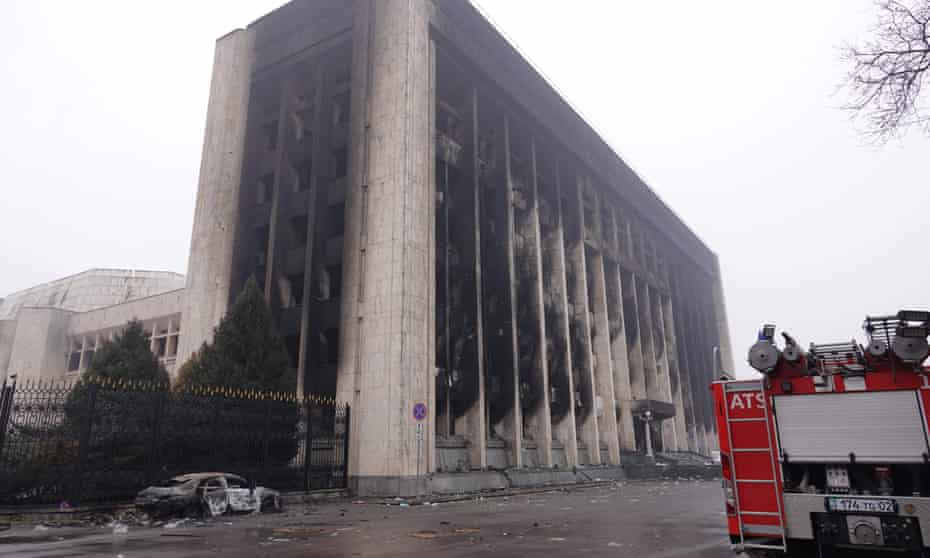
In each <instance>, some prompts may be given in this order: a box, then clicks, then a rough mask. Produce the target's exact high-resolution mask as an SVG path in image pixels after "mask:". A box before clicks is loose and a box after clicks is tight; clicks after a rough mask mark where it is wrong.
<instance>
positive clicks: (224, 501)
mask: <svg viewBox="0 0 930 558" xmlns="http://www.w3.org/2000/svg"><path fill="white" fill-rule="evenodd" d="M200 491H201V495H202V496H203V501H204V504H206V507H207V511H208V512H209V513H210V515H211V516H217V515H222V514H224V513H226V510H228V509H229V498H228V496H227V494H226V479H225V478H224V477H222V476H216V477H209V478H207V479H205V480H204V481H203V482H202V483H201V485H200Z"/></svg>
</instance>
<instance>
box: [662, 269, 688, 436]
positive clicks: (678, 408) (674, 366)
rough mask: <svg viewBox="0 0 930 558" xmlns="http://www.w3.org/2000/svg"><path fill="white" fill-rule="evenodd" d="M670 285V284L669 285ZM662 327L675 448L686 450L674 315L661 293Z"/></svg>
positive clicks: (670, 298)
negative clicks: (673, 408) (673, 412)
mask: <svg viewBox="0 0 930 558" xmlns="http://www.w3.org/2000/svg"><path fill="white" fill-rule="evenodd" d="M669 287H671V285H670V286H669ZM662 327H663V330H664V331H665V354H666V358H667V360H668V372H669V380H670V384H669V391H670V392H671V396H672V402H674V404H675V421H674V428H675V440H676V443H675V450H676V451H688V449H689V447H688V428H687V425H686V417H685V413H686V411H685V404H684V399H683V397H682V385H681V375H682V374H681V368H680V366H679V362H678V339H677V337H676V334H675V316H674V312H673V310H672V297H671V295H670V294H664V295H662Z"/></svg>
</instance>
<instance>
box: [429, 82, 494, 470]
mask: <svg viewBox="0 0 930 558" xmlns="http://www.w3.org/2000/svg"><path fill="white" fill-rule="evenodd" d="M434 99H435V95H434ZM470 118H471V137H470V138H468V141H470V142H471V169H472V173H471V177H472V190H473V193H472V195H473V196H474V207H475V215H474V225H475V230H474V235H475V301H476V302H477V309H476V312H475V322H476V323H475V335H476V341H477V345H478V347H477V354H478V358H477V364H478V378H477V381H478V400H477V401H476V402H475V404H474V405H472V407H471V408H470V409H469V410H468V411H467V412H466V413H465V414H464V415H462V416H461V417H459V418H458V419H456V424H455V431H456V432H462V433H464V436H465V440H466V443H467V444H468V458H469V461H470V462H471V466H472V467H478V468H480V469H487V467H488V444H487V432H488V427H487V424H486V420H487V415H486V411H485V405H486V402H485V399H484V358H483V355H484V313H483V312H482V311H481V309H482V308H483V307H484V306H483V303H482V298H481V297H482V293H481V186H480V184H479V165H480V163H479V161H478V90H477V89H475V88H474V87H473V88H472V90H471V115H470ZM434 159H435V158H434Z"/></svg>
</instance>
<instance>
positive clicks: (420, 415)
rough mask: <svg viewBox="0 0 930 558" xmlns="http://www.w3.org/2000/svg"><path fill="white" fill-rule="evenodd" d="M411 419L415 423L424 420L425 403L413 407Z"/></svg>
mask: <svg viewBox="0 0 930 558" xmlns="http://www.w3.org/2000/svg"><path fill="white" fill-rule="evenodd" d="M413 418H414V420H416V421H421V420H423V419H425V418H426V403H422V402H421V403H417V404H416V405H414V406H413Z"/></svg>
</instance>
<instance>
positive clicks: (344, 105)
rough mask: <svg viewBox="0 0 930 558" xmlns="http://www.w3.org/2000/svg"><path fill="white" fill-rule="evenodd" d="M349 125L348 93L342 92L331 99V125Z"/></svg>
mask: <svg viewBox="0 0 930 558" xmlns="http://www.w3.org/2000/svg"><path fill="white" fill-rule="evenodd" d="M348 123H349V91H348V90H346V91H343V92H342V93H339V94H337V95H335V96H334V97H333V124H335V125H340V124H348Z"/></svg>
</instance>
